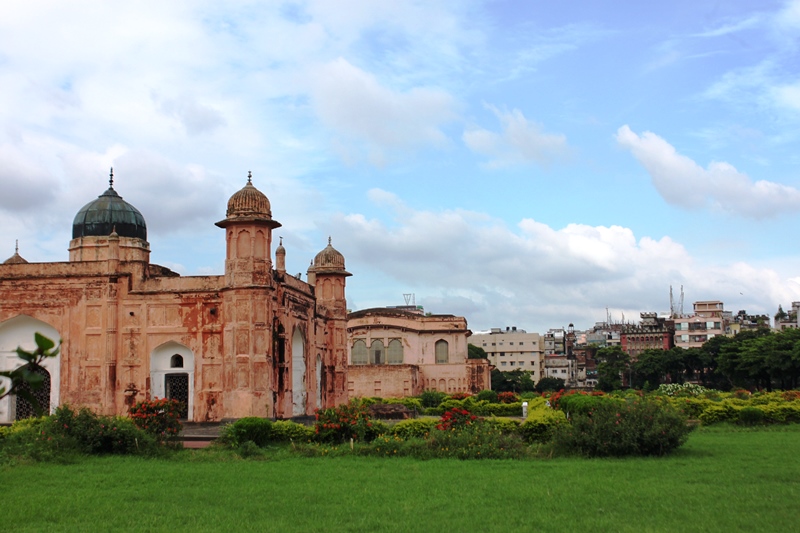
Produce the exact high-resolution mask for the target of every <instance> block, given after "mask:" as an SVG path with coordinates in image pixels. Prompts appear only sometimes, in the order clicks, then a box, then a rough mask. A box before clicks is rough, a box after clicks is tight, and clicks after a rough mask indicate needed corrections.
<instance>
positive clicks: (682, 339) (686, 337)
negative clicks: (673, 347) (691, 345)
mask: <svg viewBox="0 0 800 533" xmlns="http://www.w3.org/2000/svg"><path fill="white" fill-rule="evenodd" d="M681 342H689V335H681Z"/></svg>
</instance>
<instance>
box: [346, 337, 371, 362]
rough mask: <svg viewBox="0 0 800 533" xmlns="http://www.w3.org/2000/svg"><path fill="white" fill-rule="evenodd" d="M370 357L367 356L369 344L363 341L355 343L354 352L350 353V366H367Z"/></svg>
mask: <svg viewBox="0 0 800 533" xmlns="http://www.w3.org/2000/svg"><path fill="white" fill-rule="evenodd" d="M368 358H369V356H368V355H367V343H366V342H364V341H363V340H361V339H358V340H356V341H355V342H354V343H353V350H352V351H351V352H350V364H353V365H366V364H367V360H368Z"/></svg>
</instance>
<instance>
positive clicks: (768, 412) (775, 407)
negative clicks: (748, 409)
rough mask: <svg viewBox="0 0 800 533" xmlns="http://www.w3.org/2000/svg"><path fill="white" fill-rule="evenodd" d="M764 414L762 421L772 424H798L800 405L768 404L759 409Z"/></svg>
mask: <svg viewBox="0 0 800 533" xmlns="http://www.w3.org/2000/svg"><path fill="white" fill-rule="evenodd" d="M759 409H761V411H763V413H764V421H765V422H769V423H772V424H787V423H797V422H800V404H798V402H791V401H787V402H783V403H769V404H767V405H762V406H760V407H759Z"/></svg>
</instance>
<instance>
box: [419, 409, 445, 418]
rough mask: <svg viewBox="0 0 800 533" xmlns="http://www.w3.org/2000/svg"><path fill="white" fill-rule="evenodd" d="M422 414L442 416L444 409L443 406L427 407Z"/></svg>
mask: <svg viewBox="0 0 800 533" xmlns="http://www.w3.org/2000/svg"><path fill="white" fill-rule="evenodd" d="M422 414H423V415H425V416H442V414H444V409H442V408H441V407H426V408H425V411H423V413H422Z"/></svg>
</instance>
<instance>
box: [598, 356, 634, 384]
mask: <svg viewBox="0 0 800 533" xmlns="http://www.w3.org/2000/svg"><path fill="white" fill-rule="evenodd" d="M596 358H597V361H599V363H598V365H597V388H598V389H600V390H603V391H606V392H610V391H612V390H615V389H621V388H622V375H623V374H624V373H625V372H627V371H628V365H629V363H630V359H631V358H630V356H629V355H628V354H627V353H625V352H624V351H622V348H620V347H619V346H608V347H606V348H601V349H599V350H597V356H596Z"/></svg>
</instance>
